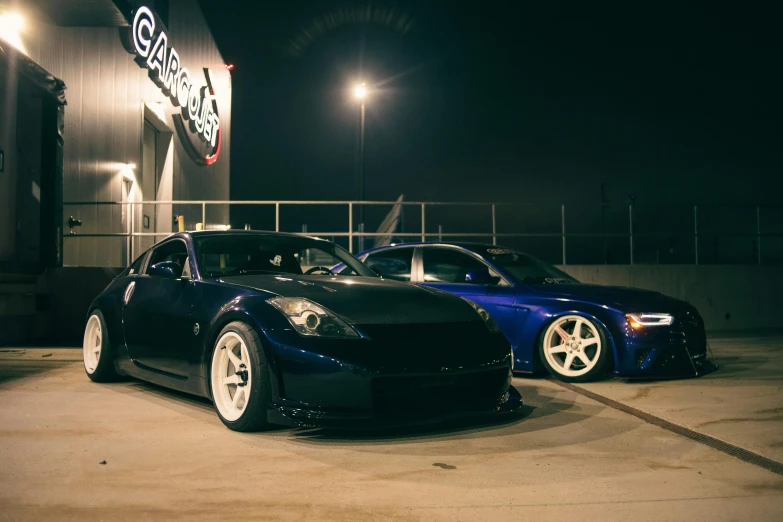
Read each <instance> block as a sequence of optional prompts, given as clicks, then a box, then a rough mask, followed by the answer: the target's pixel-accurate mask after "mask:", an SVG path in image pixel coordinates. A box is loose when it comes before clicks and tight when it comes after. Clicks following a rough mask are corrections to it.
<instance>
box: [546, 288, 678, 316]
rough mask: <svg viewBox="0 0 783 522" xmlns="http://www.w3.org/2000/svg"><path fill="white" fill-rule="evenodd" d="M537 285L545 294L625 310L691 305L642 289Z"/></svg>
mask: <svg viewBox="0 0 783 522" xmlns="http://www.w3.org/2000/svg"><path fill="white" fill-rule="evenodd" d="M534 288H535V290H536V291H537V292H539V293H540V294H543V295H546V296H550V297H554V298H561V299H569V300H574V301H580V302H587V303H593V304H597V305H606V306H611V307H613V308H617V309H620V310H622V311H625V312H650V313H655V312H679V311H685V310H690V309H691V308H692V307H691V306H690V305H689V304H688V303H686V302H685V301H680V300H679V299H675V298H673V297H669V296H667V295H664V294H662V293H660V292H654V291H652V290H642V289H640V288H630V287H624V286H604V285H589V284H572V285H569V284H557V285H536V286H535V287H534Z"/></svg>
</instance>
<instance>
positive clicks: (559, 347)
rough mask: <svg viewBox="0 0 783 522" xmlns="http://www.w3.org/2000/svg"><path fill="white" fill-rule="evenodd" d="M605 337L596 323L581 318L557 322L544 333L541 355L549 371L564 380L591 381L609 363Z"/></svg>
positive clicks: (563, 318)
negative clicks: (606, 362) (605, 363)
mask: <svg viewBox="0 0 783 522" xmlns="http://www.w3.org/2000/svg"><path fill="white" fill-rule="evenodd" d="M605 352H606V347H605V346H604V342H603V335H602V334H601V332H600V331H599V329H598V327H596V325H595V324H594V323H593V321H591V320H589V319H587V318H585V317H581V316H578V315H566V316H564V317H560V318H558V319H556V320H555V321H554V322H553V323H552V324H550V325H549V327H548V328H547V329H546V332H545V333H544V336H543V339H542V341H541V355H542V356H543V359H544V362H545V363H546V365H547V367H548V368H549V370H550V372H551V373H553V374H554V375H555V376H557V377H560V378H562V379H563V380H580V381H581V380H589V379H590V378H593V377H595V376H597V375H598V374H599V373H600V372H602V371H603V366H604V362H605V361H606V360H607V353H605Z"/></svg>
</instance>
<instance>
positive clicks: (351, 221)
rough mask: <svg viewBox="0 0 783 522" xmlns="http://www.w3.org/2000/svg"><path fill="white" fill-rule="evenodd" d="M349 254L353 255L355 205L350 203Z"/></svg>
mask: <svg viewBox="0 0 783 522" xmlns="http://www.w3.org/2000/svg"><path fill="white" fill-rule="evenodd" d="M348 252H350V253H351V254H353V203H348Z"/></svg>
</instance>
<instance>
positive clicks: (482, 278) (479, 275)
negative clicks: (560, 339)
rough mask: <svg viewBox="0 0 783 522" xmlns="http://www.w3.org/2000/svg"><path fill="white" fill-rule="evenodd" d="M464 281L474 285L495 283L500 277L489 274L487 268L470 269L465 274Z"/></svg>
mask: <svg viewBox="0 0 783 522" xmlns="http://www.w3.org/2000/svg"><path fill="white" fill-rule="evenodd" d="M465 282H466V283H473V284H474V285H496V284H498V283H499V282H500V278H499V277H493V276H491V275H490V274H489V270H471V271H470V272H468V273H467V274H465Z"/></svg>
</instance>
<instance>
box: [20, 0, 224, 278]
mask: <svg viewBox="0 0 783 522" xmlns="http://www.w3.org/2000/svg"><path fill="white" fill-rule="evenodd" d="M167 33H168V35H169V45H170V46H173V47H174V48H176V49H177V52H178V53H179V55H180V58H181V59H182V62H183V65H184V66H185V67H187V68H188V69H189V70H190V71H191V76H192V78H193V80H194V82H195V83H196V84H200V85H204V83H202V82H203V80H202V75H201V74H200V73H201V70H202V68H204V67H207V68H209V69H210V72H211V76H212V82H213V86H214V88H215V96H216V98H217V103H218V111H219V115H220V127H221V132H222V147H221V153H220V157H219V158H218V160H217V161H216V162H215V163H214V164H213V165H210V166H206V167H202V166H198V165H196V164H195V163H194V162H193V161H192V160H191V159H190V158H189V157H188V156H187V154H186V153H185V150H184V149H183V147H182V144H181V143H180V141H179V138H178V137H177V134H176V132H175V133H174V139H173V143H174V147H173V152H174V154H173V158H172V159H171V161H172V166H171V168H170V169H169V170H168V172H170V173H171V176H172V177H171V179H164V180H162V184H167V185H168V186H169V187H170V189H169V190H161V191H159V195H161V196H165V197H166V199H168V198H169V197H173V198H174V199H175V200H192V199H209V200H218V199H222V200H227V199H228V198H229V172H230V170H229V158H230V152H231V149H230V142H231V140H230V133H231V129H230V127H231V87H230V85H231V80H230V73H229V72H228V71H227V70H226V68H225V62H224V60H223V58H222V57H221V55H220V53H219V51H218V49H217V47H216V45H215V43H214V40H213V38H212V35H211V33H210V31H209V27H208V26H207V23H206V20H205V19H204V16H203V14H202V12H201V9H200V8H199V6H198V3H197V2H196V1H195V0H171V4H170V12H169V26H168V31H167ZM25 38H26V39H25V42H24V43H25V48H26V50H27V54H28V55H29V56H30V57H31V58H32V59H33V60H35V61H36V62H38V63H39V64H40V65H41V66H42V67H44V68H45V69H47V70H48V71H49V72H50V73H52V74H53V75H54V76H57V77H58V78H60V79H62V80H63V81H64V82H65V85H66V99H67V102H68V104H67V105H66V107H65V131H64V141H65V144H64V159H63V201H64V202H65V203H68V202H98V201H115V202H118V201H121V200H122V190H123V170H124V165H127V164H131V163H132V164H135V165H136V169H135V171H136V172H139V171H140V170H141V169H142V168H143V164H142V161H143V160H142V131H143V119H144V117H143V114H144V105H145V104H146V105H147V106H148V107H149V108H150V110H153V111H154V112H155V114H157V115H159V116H160V117H161V119H162V120H163V121H164V122H165V124H166V125H167V126H168V127H169V128H170V129H171V130H172V131H173V130H174V129H175V127H174V122H173V119H172V115H173V114H174V113H175V112H176V111H177V110H178V108H175V107H174V106H173V105H172V104H171V102H170V101H169V100H168V99H167V98H166V97H164V95H163V94H162V93H161V91H160V89H159V88H158V87H157V86H156V85H155V84H154V83H153V82H152V80H150V79H149V77H148V76H147V70H146V69H142V68H141V67H139V66H138V65H137V64H136V63H135V62H134V60H133V55H131V54H129V53H128V52H127V51H126V50H125V48H124V47H123V46H122V43H121V40H120V36H119V29H118V28H116V27H108V28H102V27H78V28H77V27H58V26H43V25H42V24H40V23H38V22H36V26H35V27H34V30H32V31H28V33H27V34H26V35H25ZM133 195H134V196H135V198H136V199H137V200H138V199H140V198H145V199H146V197H145V195H144V194H143V193H141V191H140V188H139V187H135V189H134V191H133ZM173 211H174V213H176V214H184V215H185V216H186V226H187V228H188V229H192V228H195V223H196V222H200V221H201V207H200V205H187V206H182V207H175V208H174V209H173ZM168 212H169V215H170V213H171V209H170V208H169V209H168ZM63 214H64V216H63V231H64V234H68V230H69V228H68V224H67V222H68V217H69V216H71V215H73V216H74V217H75V218H76V219H80V220H81V221H82V226H81V227H79V229H77V231H78V232H80V233H84V234H87V233H110V232H112V233H117V232H123V231H124V230H123V212H122V209H121V207H120V206H117V205H114V206H109V205H103V206H89V205H81V206H67V205H66V206H65V207H64V211H63ZM164 214H165V209H164ZM207 223H208V224H223V223H228V208H227V207H209V212H208V215H207ZM136 226H138V223H137V224H136ZM158 229H161V224H160V223H159V224H158ZM168 230H174V226H173V222H172V223H171V227H170V228H169V229H168ZM137 231H138V230H137ZM152 231H153V230H149V232H152ZM165 231H166V230H165V227H164V230H163V232H165ZM158 239H160V238H158ZM125 244H126V240H125V238H106V237H101V238H74V237H65V238H64V241H63V250H64V264H65V265H72V266H124V264H125V262H126V260H125V258H124V257H125V248H126V247H125ZM135 246H136V251H135V252H134V253H133V254H134V256H135V255H137V254H139V253H140V252H139V251H138V249H139V248H140V247H141V246H143V244H142V243H141V242H137V244H136V245H135Z"/></svg>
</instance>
